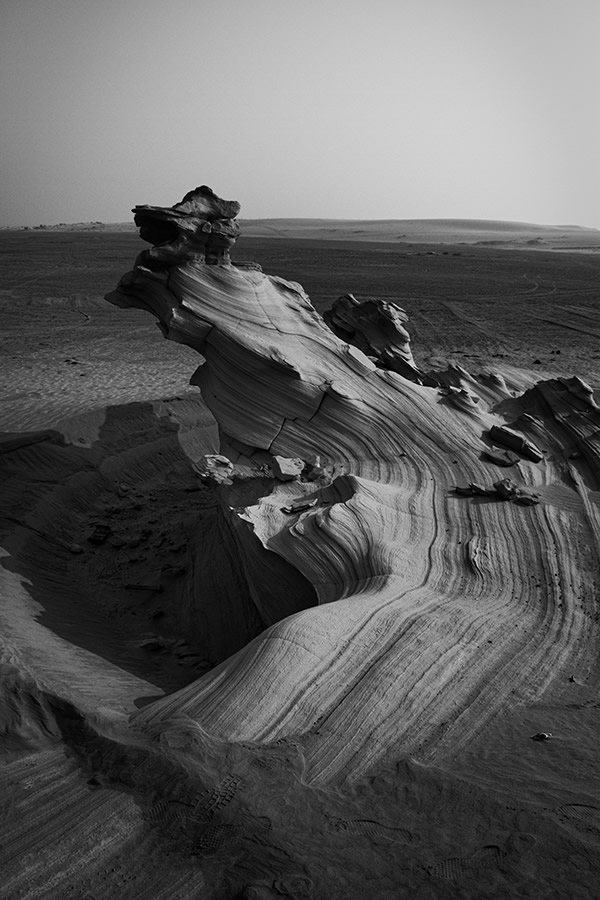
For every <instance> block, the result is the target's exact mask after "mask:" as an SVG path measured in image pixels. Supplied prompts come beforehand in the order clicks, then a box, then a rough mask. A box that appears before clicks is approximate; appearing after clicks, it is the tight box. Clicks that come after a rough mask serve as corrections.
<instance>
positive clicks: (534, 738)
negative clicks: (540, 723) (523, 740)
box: [531, 731, 552, 741]
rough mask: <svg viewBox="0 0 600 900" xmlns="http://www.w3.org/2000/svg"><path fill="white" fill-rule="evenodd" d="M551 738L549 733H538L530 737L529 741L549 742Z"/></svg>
mask: <svg viewBox="0 0 600 900" xmlns="http://www.w3.org/2000/svg"><path fill="white" fill-rule="evenodd" d="M551 737H552V734H551V732H549V731H538V733H537V734H532V735H531V740H532V741H549V740H550V738H551Z"/></svg>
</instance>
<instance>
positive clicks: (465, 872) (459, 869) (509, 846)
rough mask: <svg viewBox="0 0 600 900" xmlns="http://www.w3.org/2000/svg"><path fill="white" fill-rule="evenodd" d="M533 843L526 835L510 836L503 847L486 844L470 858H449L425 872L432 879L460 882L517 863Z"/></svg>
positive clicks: (532, 839) (533, 840)
mask: <svg viewBox="0 0 600 900" xmlns="http://www.w3.org/2000/svg"><path fill="white" fill-rule="evenodd" d="M534 843H535V838H533V837H532V836H531V835H528V834H514V835H511V836H510V837H509V838H508V840H507V841H506V843H505V844H504V846H503V847H499V846H498V845H497V844H487V845H486V846H485V847H482V848H481V849H480V850H477V851H476V852H475V853H473V854H471V856H466V857H451V858H449V859H444V860H443V861H442V862H439V863H436V864H435V865H433V866H430V867H429V869H428V870H427V871H428V872H429V874H430V875H433V876H434V878H445V879H447V880H460V879H461V878H467V877H469V876H472V875H477V874H479V873H480V872H482V871H484V870H485V869H494V868H497V867H499V866H500V865H501V864H502V863H504V862H507V861H511V862H516V861H518V860H519V859H520V858H521V856H523V854H524V853H525V852H527V850H529V849H530V848H531V846H532V845H533V844H534Z"/></svg>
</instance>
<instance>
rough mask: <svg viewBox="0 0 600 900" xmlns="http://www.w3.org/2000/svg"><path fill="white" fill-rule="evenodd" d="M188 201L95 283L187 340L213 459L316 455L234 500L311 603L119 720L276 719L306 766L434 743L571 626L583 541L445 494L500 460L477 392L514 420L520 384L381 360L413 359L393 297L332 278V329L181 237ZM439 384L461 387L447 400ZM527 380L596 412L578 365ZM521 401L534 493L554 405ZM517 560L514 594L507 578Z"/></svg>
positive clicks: (530, 672) (556, 433)
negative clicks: (315, 471) (214, 437)
mask: <svg viewBox="0 0 600 900" xmlns="http://www.w3.org/2000/svg"><path fill="white" fill-rule="evenodd" d="M210 196H211V197H212V194H211V195H210ZM176 208H177V207H174V209H176ZM214 208H218V209H219V211H220V212H221V211H223V210H222V209H221V207H220V206H219V204H218V203H216V201H215V204H214V206H212V205H211V207H210V215H212V214H213V213H212V210H213V209H214ZM140 209H145V208H140V207H138V208H136V215H137V216H138V217H139V215H140V214H139V212H138V211H139V210H140ZM231 209H232V207H230V206H229V205H226V206H225V207H224V211H225V212H226V214H227V215H230V213H231ZM194 215H196V219H195V221H194ZM207 216H208V213H205V212H204V210H203V209H200V208H199V209H198V211H197V213H192V214H191V215H190V217H188V218H186V220H185V227H180V226H179V224H178V221H179V220H178V219H177V218H176V217H175V216H174V215H173V213H172V211H171V210H166V211H164V213H161V211H160V210H156V209H153V217H154V220H155V221H156V223H159V222H161V221H162V219H163V218H164V221H165V222H167V223H168V225H169V228H172V229H173V231H172V232H169V234H168V235H167V232H166V231H163V229H162V226H159V225H158V224H157V226H156V227H157V229H158V234H159V235H160V237H161V238H165V237H167V238H168V240H167V242H164V241H163V242H162V243H161V244H160V246H159V247H158V248H152V249H151V250H149V251H146V253H145V254H141V256H140V257H139V258H138V261H137V263H136V266H135V268H134V270H133V271H132V272H131V273H129V274H128V275H126V276H125V277H124V278H123V279H122V281H121V283H120V284H119V287H118V288H117V290H116V291H115V292H114V293H113V294H110V295H109V296H108V297H107V299H108V300H110V302H112V303H115V304H117V305H121V306H125V307H126V306H136V307H139V308H142V309H147V310H148V311H149V312H151V313H152V314H154V315H155V316H156V317H157V318H158V320H159V324H160V327H161V329H162V330H163V333H164V334H165V336H166V337H167V338H170V339H173V340H177V341H182V342H184V343H187V344H189V345H190V346H192V347H193V348H194V349H196V350H197V351H198V352H199V353H200V354H201V355H202V357H203V360H202V362H201V365H200V366H199V368H198V370H197V371H196V373H195V374H194V376H193V378H192V382H193V383H194V384H197V385H198V386H199V387H200V388H201V390H202V395H203V397H204V400H205V402H206V403H207V405H208V407H209V408H210V410H211V412H212V413H213V415H214V416H215V418H216V420H217V422H218V423H219V427H220V431H221V442H222V447H221V449H222V452H223V453H225V455H226V456H227V457H228V458H230V459H231V460H232V461H233V462H239V461H241V462H243V463H244V464H247V465H249V466H250V467H252V466H254V468H255V470H256V472H257V474H259V471H258V469H259V466H260V465H264V464H265V460H267V461H268V460H269V459H271V460H272V459H273V458H274V457H278V456H283V457H286V458H290V457H291V458H298V457H299V458H301V459H303V460H314V459H315V458H316V457H319V458H320V460H324V461H325V462H326V464H327V466H328V467H329V469H328V471H329V477H328V478H327V479H326V482H323V480H321V482H317V483H312V482H308V481H302V480H296V481H293V482H288V483H285V484H277V483H274V484H273V485H272V486H271V485H270V486H269V491H268V493H265V494H264V496H261V497H257V498H256V500H255V502H253V503H250V504H249V505H247V506H245V507H244V508H243V509H239V508H238V509H237V510H236V512H235V514H236V515H237V516H239V517H240V518H241V519H243V520H244V521H245V522H247V523H250V525H251V528H252V530H253V533H254V535H255V537H256V538H257V539H258V540H259V541H260V542H261V543H262V545H263V547H265V548H266V549H267V550H269V551H271V552H273V553H275V554H278V555H280V556H281V557H282V558H283V559H285V560H286V561H287V562H288V563H290V564H291V565H292V566H294V567H295V568H296V569H297V570H298V572H300V573H302V575H303V576H304V578H306V580H307V581H308V582H309V583H310V584H311V585H312V587H313V589H314V591H315V592H316V595H317V597H318V600H319V606H318V607H317V608H314V609H307V610H304V611H302V612H298V613H297V614H295V615H294V616H292V617H289V618H286V619H284V620H283V621H281V622H280V623H278V624H276V625H274V626H272V627H271V628H270V629H269V630H267V631H266V632H264V633H263V634H261V635H260V636H258V637H257V638H255V639H254V641H252V642H251V643H250V644H249V645H248V646H246V647H245V648H244V649H243V650H241V651H240V652H239V653H238V654H237V655H236V656H234V657H232V658H230V659H228V660H226V661H224V662H223V663H222V664H221V665H220V666H219V667H218V668H217V669H215V670H213V672H211V673H209V674H207V675H206V676H204V678H203V679H202V680H201V681H199V682H197V683H194V684H192V685H190V686H189V687H188V688H186V689H184V690H182V691H180V692H179V693H177V694H175V695H173V696H170V697H168V698H166V699H164V700H162V701H159V702H157V703H155V704H153V705H152V706H149V707H148V708H146V709H144V710H142V711H141V712H140V713H139V714H138V715H137V716H136V723H137V725H139V726H142V727H143V728H144V729H146V730H148V731H149V733H151V734H155V735H159V734H161V733H164V730H165V728H168V723H169V721H171V720H173V718H174V717H177V716H180V715H182V714H184V715H185V716H186V717H188V718H189V719H190V720H192V721H196V722H198V723H202V727H203V728H205V729H207V730H208V731H209V732H211V733H212V734H215V735H217V736H219V737H220V738H222V739H226V740H229V741H275V740H281V739H286V738H289V737H290V736H292V735H293V736H294V738H295V739H296V740H300V742H301V746H302V753H303V757H304V759H305V778H306V779H307V780H308V781H309V782H311V783H314V784H332V783H341V782H344V781H347V780H348V779H356V778H358V777H360V776H361V775H363V774H364V773H366V772H368V771H369V770H371V769H372V768H373V766H375V765H376V764H378V763H381V762H383V761H384V760H389V759H390V754H391V757H392V758H394V757H397V755H398V754H401V755H406V754H410V755H413V756H416V757H417V758H419V759H421V760H428V761H434V760H437V761H439V760H442V759H443V758H444V757H445V755H447V754H448V753H456V752H457V751H458V750H459V749H460V748H461V747H464V746H466V745H467V744H468V743H469V742H470V741H472V740H473V738H474V735H475V734H477V733H480V732H481V730H482V729H484V728H485V727H486V725H487V724H488V723H489V722H490V720H491V719H493V717H494V716H495V715H496V714H497V713H498V712H499V711H500V710H501V709H504V708H506V705H507V704H509V703H512V704H514V703H517V702H520V701H523V700H525V699H531V698H533V697H539V696H541V695H542V694H543V692H544V690H545V688H546V687H547V685H548V684H549V683H550V682H551V681H552V679H553V678H555V677H556V673H557V671H560V670H561V669H562V667H563V666H565V665H566V664H568V663H567V660H569V659H570V657H571V654H572V653H575V649H574V648H575V646H576V645H577V641H578V640H579V639H580V638H581V637H582V636H583V634H584V632H585V631H586V629H587V628H588V627H589V622H588V619H587V613H586V612H585V611H584V609H583V608H582V607H581V605H580V603H579V602H578V600H577V599H576V598H577V597H579V593H578V591H580V589H581V584H582V579H584V578H585V573H586V572H588V571H589V560H588V559H587V557H586V556H585V555H582V553H581V549H580V545H579V543H578V539H577V537H576V535H575V533H574V531H573V530H572V529H571V528H569V527H565V525H566V522H565V516H567V518H568V515H569V514H568V513H566V512H565V511H564V509H562V508H561V507H560V505H558V506H553V505H552V504H544V503H542V504H540V505H536V506H535V507H533V506H532V508H527V509H525V508H523V507H522V506H519V505H518V504H512V503H503V502H501V501H499V502H485V503H484V502H479V501H481V500H483V499H484V498H482V497H473V498H472V499H468V500H466V499H464V498H459V497H457V495H456V494H455V492H454V487H455V486H456V485H459V484H460V483H462V482H464V483H466V484H473V483H475V484H486V483H487V484H490V485H491V484H495V483H496V482H499V481H501V480H502V479H503V478H505V477H506V470H504V471H503V470H502V468H501V467H499V466H498V465H495V464H494V456H493V451H494V450H496V451H497V452H498V453H499V454H502V453H504V452H505V447H506V443H507V441H506V439H505V438H503V435H506V434H508V433H509V432H506V431H502V430H501V429H502V428H503V427H504V426H506V425H507V420H506V418H504V417H502V416H501V415H498V413H496V412H494V406H495V405H497V404H500V403H502V402H505V403H508V402H509V401H505V397H506V395H507V394H508V396H509V397H510V398H511V400H510V402H511V403H512V407H513V411H512V418H514V416H515V415H518V413H519V412H522V411H523V409H524V408H525V407H523V409H520V408H519V405H520V404H521V403H523V402H527V403H530V402H531V401H521V400H520V399H519V398H518V392H517V391H515V390H513V391H511V390H510V389H508V388H507V385H506V382H505V381H503V380H502V379H499V380H497V381H494V379H482V380H481V382H479V383H478V382H475V381H474V380H473V379H470V377H469V376H468V375H467V373H464V375H465V376H466V379H467V380H468V381H469V384H468V385H466V384H465V383H461V384H460V386H458V387H455V386H452V385H450V386H449V387H448V388H447V389H444V390H442V391H438V390H436V389H434V388H431V387H425V386H422V385H420V384H417V383H415V381H413V380H408V379H407V378H405V377H402V375H400V374H398V372H397V371H394V369H395V368H398V367H399V368H401V369H402V370H403V371H404V372H407V369H409V370H410V372H409V374H411V375H413V374H414V367H413V364H412V357H411V355H410V350H409V349H408V341H407V335H406V332H405V331H404V317H403V315H402V314H401V311H400V310H399V309H398V308H397V307H395V306H393V305H391V304H382V303H376V302H373V301H367V302H366V304H358V303H357V301H355V300H354V298H351V297H350V298H346V299H345V300H344V301H343V302H341V303H340V302H338V304H337V305H336V306H335V307H334V311H333V313H332V314H331V315H330V316H329V317H328V319H329V321H330V323H331V324H332V327H333V328H334V329H335V331H336V332H337V333H336V334H334V333H333V331H332V330H331V329H330V328H328V327H327V325H326V324H325V322H324V321H323V319H322V318H321V317H320V316H319V315H318V314H317V313H316V311H315V309H314V308H313V307H312V305H311V303H310V301H309V299H308V297H307V295H306V294H305V292H304V291H303V290H302V288H301V287H300V285H298V284H295V283H292V282H288V281H284V280H283V279H281V278H277V277H272V276H269V275H266V274H263V273H262V272H259V271H257V270H255V269H251V270H247V269H243V268H236V267H235V266H234V265H232V264H231V263H230V261H229V259H228V258H227V256H226V255H223V256H222V258H221V259H220V260H219V261H218V264H213V263H214V260H212V259H211V260H210V261H209V260H208V258H205V256H204V251H203V246H201V247H200V248H199V249H198V250H196V244H195V241H196V238H195V237H193V239H191V240H188V239H187V235H188V234H192V235H194V236H195V235H197V234H201V233H203V231H202V229H203V228H204V227H205V226H204V222H205V218H206V217H207ZM227 222H228V224H227V228H228V229H229V230H228V235H229V236H231V235H232V234H233V230H234V229H233V226H232V225H231V223H230V221H229V219H227ZM212 227H214V224H213V220H211V228H212ZM142 236H145V237H146V238H148V237H149V238H150V239H152V238H153V236H154V233H149V232H144V233H143V235H142ZM351 332H352V333H351ZM340 334H345V335H347V336H348V340H350V338H352V339H353V340H354V343H348V342H347V341H346V340H343V339H342V338H340V337H339V335H340ZM357 334H358V335H359V337H360V339H359V340H358V341H357V340H356V335H357ZM356 343H359V344H361V345H362V347H364V348H365V349H368V350H369V352H370V353H371V355H372V356H373V357H374V358H375V360H376V361H374V359H373V358H369V357H368V356H367V355H365V353H364V352H363V351H362V349H359V347H357V346H356V345H355V344H356ZM376 362H379V363H382V362H384V363H385V368H382V367H381V365H377V364H376ZM461 378H463V376H462V375H461ZM442 380H443V379H442ZM463 380H464V379H463ZM467 388H468V390H467ZM457 391H458V393H459V394H460V395H461V396H462V394H464V395H465V397H464V399H460V397H459V398H458V399H459V400H460V402H458V403H456V402H452V403H448V402H447V400H448V394H449V392H450V394H452V392H455V393H456V392H457ZM548 392H558V393H559V394H560V395H561V400H562V402H563V403H566V404H567V407H568V408H569V409H572V408H573V407H577V409H578V410H580V411H581V416H580V417H579V418H578V425H577V426H576V427H578V428H580V429H581V428H582V427H583V428H584V430H586V429H588V430H589V429H592V430H593V429H594V428H595V427H596V426H595V425H592V424H590V425H586V426H583V424H582V423H583V422H589V421H590V420H594V421H595V417H596V415H597V413H596V412H595V408H594V407H592V406H591V405H590V403H589V400H588V395H587V394H585V393H582V389H581V387H580V385H579V384H577V383H576V382H574V381H571V382H567V381H564V382H560V383H551V384H549V385H548V386H547V387H539V388H537V389H535V390H534V395H535V396H536V397H540V403H542V404H543V401H542V400H541V398H542V397H544V396H545V395H547V393H548ZM450 399H454V398H453V397H452V396H450ZM467 401H468V402H467ZM542 420H543V436H544V448H543V449H544V451H545V455H544V465H543V466H542V467H541V466H540V465H539V464H536V462H535V460H538V459H540V458H541V456H537V455H536V454H535V453H532V452H531V448H532V447H534V448H535V449H537V445H538V444H539V443H540V440H539V436H538V435H537V434H536V436H535V437H536V444H535V445H534V444H533V443H532V441H531V440H529V439H528V436H527V434H523V437H522V439H520V438H519V437H518V434H517V432H516V431H514V430H511V431H510V434H511V435H513V437H512V438H511V440H510V442H509V443H510V447H511V450H512V451H513V452H514V453H515V454H516V455H515V456H514V457H513V461H514V460H517V459H518V460H519V462H518V477H517V479H516V480H518V487H521V488H526V487H530V488H535V489H536V492H539V491H540V489H542V494H543V487H544V485H547V484H549V483H553V482H556V481H560V480H561V479H562V478H563V477H564V474H563V473H564V461H563V456H562V453H560V452H559V451H558V449H557V448H559V447H560V446H562V442H563V441H564V432H563V431H562V430H561V429H564V428H566V429H569V430H570V432H571V434H572V432H573V428H574V425H573V423H571V422H569V421H564V419H563V417H562V416H561V414H560V413H559V412H557V408H556V405H555V404H554V403H552V404H549V405H547V406H546V409H545V411H544V413H543V415H542ZM525 427H526V426H525ZM490 435H491V438H494V437H495V438H497V439H498V440H500V438H502V441H501V445H502V446H501V447H499V448H498V447H494V443H493V440H491V439H490ZM586 448H587V445H586ZM520 450H521V451H522V452H521V453H519V451H520ZM587 450H589V448H587V449H586V452H587ZM557 453H558V456H557ZM508 462H509V464H510V459H509V460H508ZM501 465H505V457H504V458H503V459H502V460H501ZM573 483H574V484H575V485H577V487H578V489H579V490H582V488H581V484H582V481H581V479H580V480H579V481H578V479H577V476H575V475H574V476H573ZM524 493H526V492H524ZM515 496H516V494H515ZM497 499H498V500H499V497H498V496H497ZM294 510H297V512H296V513H294ZM583 527H585V528H590V527H595V526H593V525H592V524H591V523H590V522H587V523H586V524H585V525H584V526H583ZM550 532H552V534H554V535H555V538H554V539H553V542H552V547H553V548H554V549H552V550H551V551H550V552H549V550H548V546H549V534H550ZM567 560H568V562H567ZM499 572H502V573H503V574H502V578H501V579H499V578H498V573H499ZM532 572H533V573H535V577H536V579H538V580H539V588H538V589H537V590H536V591H535V594H531V593H530V592H529V591H528V590H527V588H525V587H524V586H525V585H527V584H529V582H530V578H531V573H532ZM575 583H576V584H577V587H572V586H571V585H574V584H575ZM565 598H570V599H565ZM579 652H580V651H579V650H578V651H577V653H579ZM584 656H585V654H584ZM225 696H226V697H227V702H224V701H223V698H224V697H225ZM357 721H359V722H360V727H356V724H357Z"/></svg>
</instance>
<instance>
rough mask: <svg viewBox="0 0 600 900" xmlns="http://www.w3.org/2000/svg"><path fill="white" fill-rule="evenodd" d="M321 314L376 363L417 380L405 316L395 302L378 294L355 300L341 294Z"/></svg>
mask: <svg viewBox="0 0 600 900" xmlns="http://www.w3.org/2000/svg"><path fill="white" fill-rule="evenodd" d="M323 318H324V320H325V322H326V323H327V324H328V325H329V327H330V328H331V330H332V331H333V332H334V334H337V336H338V337H339V338H341V339H342V340H345V341H348V342H349V343H350V344H353V345H354V346H355V347H358V349H359V350H362V351H363V353H365V354H366V355H367V356H369V357H371V358H372V359H373V361H374V362H376V363H377V365H379V366H381V367H382V368H384V369H391V370H392V371H393V372H398V374H400V375H403V376H404V377H405V378H409V379H410V380H411V381H419V382H420V380H421V379H420V376H419V372H418V369H417V367H416V365H415V361H414V359H413V355H412V351H411V349H410V335H409V333H408V331H407V330H406V328H405V325H406V323H407V322H408V316H407V314H406V313H405V311H404V310H403V309H402V308H401V307H400V306H398V305H397V304H396V303H390V302H389V301H388V300H380V299H379V298H378V297H369V298H368V299H366V300H357V299H356V297H355V296H354V294H344V295H343V296H342V297H338V299H337V300H336V301H335V302H334V303H333V306H332V307H331V309H330V310H327V311H326V312H325V313H324V314H323Z"/></svg>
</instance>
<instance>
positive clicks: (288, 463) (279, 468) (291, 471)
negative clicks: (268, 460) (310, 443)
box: [273, 456, 305, 481]
mask: <svg viewBox="0 0 600 900" xmlns="http://www.w3.org/2000/svg"><path fill="white" fill-rule="evenodd" d="M304 466H305V462H304V460H303V459H298V458H296V459H288V458H287V457H285V456H274V457H273V474H274V475H275V478H277V479H279V481H294V479H296V478H299V477H300V475H301V474H302V471H303V470H304Z"/></svg>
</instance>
